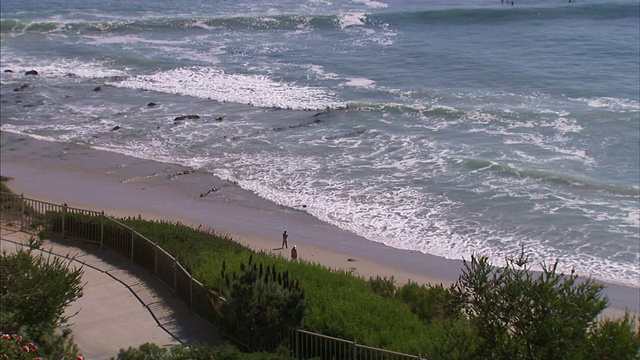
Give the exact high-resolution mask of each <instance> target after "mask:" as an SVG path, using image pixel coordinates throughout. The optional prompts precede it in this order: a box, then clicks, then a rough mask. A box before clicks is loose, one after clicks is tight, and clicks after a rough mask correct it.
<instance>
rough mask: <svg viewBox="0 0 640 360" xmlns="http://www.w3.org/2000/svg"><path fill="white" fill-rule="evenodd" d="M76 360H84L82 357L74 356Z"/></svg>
mask: <svg viewBox="0 0 640 360" xmlns="http://www.w3.org/2000/svg"><path fill="white" fill-rule="evenodd" d="M76 360H84V359H83V358H82V356H80V355H78V356H76Z"/></svg>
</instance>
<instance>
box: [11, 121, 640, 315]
mask: <svg viewBox="0 0 640 360" xmlns="http://www.w3.org/2000/svg"><path fill="white" fill-rule="evenodd" d="M1 139H2V147H1V150H2V151H1V153H0V155H1V163H0V174H1V175H3V176H8V177H11V178H13V179H14V180H12V181H10V182H9V183H8V185H9V187H10V188H11V189H12V190H13V191H14V192H16V193H23V194H24V195H25V197H28V198H32V199H37V200H42V201H46V202H51V203H55V204H62V203H67V204H68V205H69V206H70V207H76V208H81V209H88V210H96V211H105V213H106V214H108V215H114V216H138V215H141V216H142V217H143V218H146V219H163V220H170V221H180V222H182V223H185V224H188V225H193V226H200V225H202V226H205V227H211V228H215V229H216V230H217V231H218V232H221V233H226V234H229V235H231V237H232V238H233V239H234V240H236V241H238V242H240V243H243V244H245V245H247V246H249V247H251V248H253V249H255V250H264V251H266V252H272V253H276V254H281V255H282V256H286V257H288V256H289V253H288V250H287V249H281V241H282V238H281V234H282V232H283V231H284V230H287V232H288V233H289V234H290V236H289V247H291V246H293V245H297V248H298V251H299V258H301V259H303V260H307V261H312V262H317V263H320V264H322V265H325V266H327V267H330V268H336V269H337V268H339V269H345V270H350V271H352V272H353V273H354V274H357V275H360V276H362V277H365V278H369V277H375V276H381V277H391V276H393V277H394V279H395V280H396V281H397V283H405V282H407V281H409V280H411V281H414V282H417V283H420V284H427V283H430V284H437V283H442V284H444V285H445V286H448V285H449V284H451V283H453V282H455V281H456V279H457V278H458V276H459V274H460V273H461V269H462V267H463V264H462V261H461V260H450V259H444V258H440V257H436V256H432V255H429V254H423V253H419V252H415V251H406V250H399V249H394V248H391V247H389V246H386V245H384V244H381V243H377V242H373V241H369V240H367V239H365V238H363V237H360V236H357V235H355V234H352V233H350V232H347V231H344V230H341V229H339V228H337V227H335V226H332V225H329V224H326V223H323V222H321V221H319V220H317V219H315V218H313V217H311V216H309V215H308V214H306V213H304V212H303V211H300V210H297V209H291V208H285V207H281V206H278V205H276V204H272V203H270V202H268V201H266V200H263V199H261V198H259V197H257V196H255V195H253V194H251V193H250V192H248V191H246V190H243V189H241V188H239V187H237V186H235V185H234V184H232V183H229V182H226V181H223V180H221V179H219V178H217V177H215V176H213V175H211V174H208V173H203V172H198V171H195V172H190V171H189V169H188V168H185V167H182V166H179V165H173V164H165V163H158V162H153V161H148V160H141V159H137V158H134V157H129V156H125V155H121V154H117V153H112V152H107V151H100V150H95V149H90V148H88V147H85V146H80V145H68V144H59V143H53V142H47V141H41V140H35V139H32V138H27V137H21V136H17V135H15V134H10V133H7V132H2V134H1ZM210 189H216V191H213V192H210V193H209V194H207V195H206V196H201V195H203V194H206V193H207V192H208V191H209V190H210ZM605 285H606V288H605V294H606V295H607V297H608V298H609V300H610V304H611V305H610V308H609V309H608V310H607V312H606V314H607V316H619V315H620V314H622V313H623V310H624V309H629V310H631V312H633V313H640V290H639V289H635V288H629V287H625V286H620V285H615V284H605Z"/></svg>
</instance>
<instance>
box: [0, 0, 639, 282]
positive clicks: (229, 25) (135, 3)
mask: <svg viewBox="0 0 640 360" xmlns="http://www.w3.org/2000/svg"><path fill="white" fill-rule="evenodd" d="M0 12H1V15H0V17H1V21H0V22H1V38H0V40H1V42H0V56H1V57H0V68H1V70H2V72H1V95H2V96H1V98H0V100H1V108H0V110H1V111H0V115H1V126H0V128H1V130H2V131H8V132H15V133H19V134H24V135H28V136H32V137H37V138H40V139H45V140H49V141H58V142H67V143H77V144H87V145H89V146H92V147H95V148H97V149H103V150H108V151H113V152H119V153H125V154H129V155H133V156H136V157H140V158H147V159H154V160H158V161H162V162H168V163H177V164H182V165H186V166H191V167H193V168H194V169H201V170H203V171H208V172H211V173H212V174H215V175H217V176H219V177H222V178H224V179H227V180H230V181H233V182H235V183H237V184H238V185H239V186H241V187H243V188H245V189H248V190H251V191H252V192H254V193H255V194H257V195H259V196H261V197H263V198H265V199H268V200H270V201H272V202H274V203H277V204H280V205H284V206H288V207H291V208H294V209H297V210H300V211H305V212H307V213H309V214H310V215H312V216H314V217H317V218H319V219H321V220H323V221H326V222H328V223H331V224H334V225H336V226H338V227H340V228H343V229H347V230H349V231H352V232H354V233H357V234H359V235H362V236H364V237H366V238H367V239H369V240H370V241H376V242H382V243H385V244H387V245H389V246H392V247H395V248H402V249H410V250H416V251H421V252H424V253H430V254H434V255H438V256H442V257H446V258H454V259H459V258H466V259H469V258H470V256H471V254H482V255H487V256H489V257H490V258H491V260H492V261H493V262H494V263H495V264H497V265H500V264H503V263H504V259H505V257H506V256H513V255H517V254H518V253H519V252H520V250H521V249H523V250H524V251H525V253H526V254H528V255H529V256H530V258H531V259H532V260H533V261H535V262H536V263H543V262H545V263H547V264H548V263H552V262H553V261H555V260H558V261H559V268H560V269H561V270H562V271H569V270H570V269H571V268H575V270H576V271H577V272H578V274H580V275H591V276H593V277H595V278H597V279H600V280H604V281H608V282H612V283H616V284H622V285H628V286H634V287H638V286H640V265H639V261H640V235H639V232H640V203H639V202H640V186H639V183H640V99H639V97H640V45H639V44H640V39H639V37H640V25H639V24H640V2H638V0H618V1H615V0H613V1H610V0H577V1H575V2H572V3H569V2H568V1H560V0H536V1H533V0H516V1H515V3H514V4H513V5H511V4H507V3H503V2H502V1H496V0H466V1H462V0H447V1H444V0H433V1H418V0H393V1H391V0H381V1H374V0H352V1H330V0H312V1H305V0H302V1H298V0H296V1H291V0H283V1H256V0H250V1H247V0H239V1H233V2H229V1H221V0H220V1H213V0H209V1H202V0H190V1H186V0H171V1H168V0H155V1H141V0H127V1H122V0H113V1H96V0H82V1H79V0H56V1H54V0H51V1H43V0H38V1H36V0H21V1H18V0H0ZM32 69H33V70H36V71H37V72H38V75H37V76H26V75H25V72H26V71H28V70H32ZM25 85H26V86H25ZM186 115H197V116H192V117H191V118H185V119H182V120H176V118H179V117H184V116H186ZM115 127H119V130H113V129H114V128H115ZM211 196H215V194H214V195H211ZM248 221H250V220H248ZM398 261H402V259H398Z"/></svg>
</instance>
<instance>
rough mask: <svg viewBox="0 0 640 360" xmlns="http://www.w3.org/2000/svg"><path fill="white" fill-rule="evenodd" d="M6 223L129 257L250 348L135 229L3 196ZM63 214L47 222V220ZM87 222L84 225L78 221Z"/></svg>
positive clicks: (303, 335) (360, 359) (292, 340)
mask: <svg viewBox="0 0 640 360" xmlns="http://www.w3.org/2000/svg"><path fill="white" fill-rule="evenodd" d="M0 209H1V210H2V213H1V216H0V217H1V219H2V221H3V222H14V223H19V224H20V227H21V230H22V229H37V228H38V227H40V226H42V225H45V224H44V223H42V221H48V222H49V223H48V224H46V225H47V227H48V228H49V229H50V230H51V231H52V233H53V234H55V235H58V236H60V237H61V238H62V239H63V240H64V239H65V238H70V239H76V240H81V241H84V242H89V243H94V244H97V245H100V249H105V248H106V249H109V250H112V251H115V252H117V253H120V254H121V255H123V256H125V257H127V258H128V259H129V260H130V261H131V262H133V263H135V264H137V265H139V266H141V267H143V268H144V269H146V270H147V271H149V272H150V273H152V274H153V275H155V277H156V278H158V279H159V280H160V281H162V283H164V284H165V285H166V286H167V287H169V289H171V290H172V291H173V292H175V293H176V294H177V295H178V296H179V297H180V299H182V300H183V301H184V302H185V303H186V304H187V305H189V307H190V308H191V310H192V311H193V312H194V313H196V314H197V315H198V316H200V317H202V318H203V319H205V320H206V321H207V322H209V323H210V324H212V325H213V326H214V327H215V328H216V329H217V330H218V332H220V334H222V335H223V336H225V337H227V338H229V339H230V340H232V341H233V342H235V343H236V344H238V345H240V346H244V347H246V344H245V343H243V341H242V340H241V339H239V338H238V336H236V334H237V332H236V331H235V329H234V328H233V327H231V328H225V329H222V328H221V326H220V321H219V319H218V317H217V312H216V309H215V307H214V301H212V299H215V298H217V296H218V295H217V294H216V293H215V292H213V291H212V290H210V289H209V288H207V287H206V286H204V285H203V284H202V283H201V282H200V281H198V280H197V279H195V278H194V277H193V276H191V274H190V273H189V272H188V271H187V270H185V268H184V267H183V266H182V265H181V264H180V263H179V262H178V261H177V260H176V258H175V257H173V256H171V254H169V253H168V252H166V251H165V250H164V249H162V248H161V247H160V246H158V245H157V244H156V243H154V242H153V241H151V240H149V239H147V238H145V237H144V236H142V235H141V234H140V233H138V232H136V231H135V230H134V229H132V228H131V227H129V226H127V225H125V224H122V223H121V222H119V221H117V220H116V219H114V218H112V217H109V216H106V215H105V214H104V211H103V212H96V211H90V210H83V209H76V208H71V207H69V206H67V205H66V204H63V205H56V204H51V203H46V202H42V201H38V200H34V199H29V198H25V197H24V196H23V195H16V194H12V193H0ZM47 214H59V216H53V217H47V216H43V215H47ZM79 218H80V219H81V221H78V219H79ZM43 219H48V220H43ZM281 340H282V341H280V343H284V344H286V345H287V346H289V348H290V349H291V351H292V353H293V355H294V356H295V358H297V359H311V358H319V359H336V360H343V359H344V360H374V359H375V360H405V359H422V358H421V357H420V356H415V355H408V354H402V353H397V352H393V351H388V350H383V349H378V348H373V347H369V346H365V345H361V344H358V343H356V342H355V341H349V340H343V339H338V338H334V337H330V336H326V335H322V334H316V333H313V332H309V331H305V330H301V329H286V330H283V331H282V334H281Z"/></svg>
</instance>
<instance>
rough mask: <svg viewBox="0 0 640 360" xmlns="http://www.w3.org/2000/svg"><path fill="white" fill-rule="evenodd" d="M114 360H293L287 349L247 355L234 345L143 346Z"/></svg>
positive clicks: (121, 353) (122, 352)
mask: <svg viewBox="0 0 640 360" xmlns="http://www.w3.org/2000/svg"><path fill="white" fill-rule="evenodd" d="M111 359H112V360H292V359H293V357H291V355H290V354H289V351H288V350H287V349H285V348H278V349H276V351H275V352H273V353H267V352H255V353H245V352H242V351H240V350H239V349H238V348H236V347H234V346H233V345H228V344H226V345H220V346H216V347H210V346H206V345H200V344H184V345H177V346H174V347H172V348H171V349H166V348H160V347H158V346H157V345H155V344H150V343H147V344H142V345H140V346H139V347H138V348H133V347H130V348H128V349H126V350H125V349H120V352H119V353H118V356H117V357H116V358H111Z"/></svg>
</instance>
